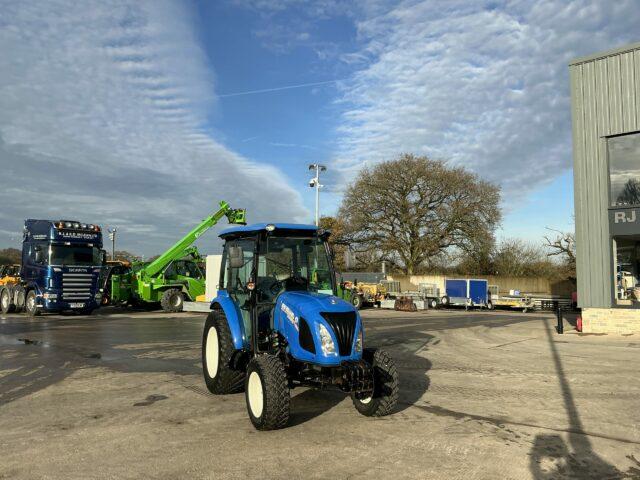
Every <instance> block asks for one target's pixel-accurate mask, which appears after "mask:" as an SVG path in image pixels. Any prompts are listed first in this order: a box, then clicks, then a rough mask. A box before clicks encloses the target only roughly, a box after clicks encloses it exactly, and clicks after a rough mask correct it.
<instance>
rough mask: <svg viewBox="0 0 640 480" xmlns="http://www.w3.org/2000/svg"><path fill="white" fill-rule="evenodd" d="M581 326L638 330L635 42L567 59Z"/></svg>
mask: <svg viewBox="0 0 640 480" xmlns="http://www.w3.org/2000/svg"><path fill="white" fill-rule="evenodd" d="M569 70H570V76H571V104H572V120H573V162H574V187H575V213H576V218H575V221H576V246H577V276H578V304H579V306H581V307H582V308H583V325H584V327H583V328H584V330H585V331H591V332H605V331H606V332H631V331H636V332H638V331H640V43H637V44H634V45H629V46H627V47H623V48H619V49H616V50H613V51H609V52H604V53H600V54H596V55H592V56H589V57H583V58H578V59H576V60H574V61H572V62H571V63H570V65H569Z"/></svg>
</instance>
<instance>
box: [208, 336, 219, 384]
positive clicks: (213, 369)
mask: <svg viewBox="0 0 640 480" xmlns="http://www.w3.org/2000/svg"><path fill="white" fill-rule="evenodd" d="M219 354H220V352H219V349H218V331H217V330H216V329H215V327H211V328H210V329H209V332H208V333H207V346H206V349H205V356H206V359H207V373H208V374H209V377H210V378H215V377H216V375H217V374H218V357H219Z"/></svg>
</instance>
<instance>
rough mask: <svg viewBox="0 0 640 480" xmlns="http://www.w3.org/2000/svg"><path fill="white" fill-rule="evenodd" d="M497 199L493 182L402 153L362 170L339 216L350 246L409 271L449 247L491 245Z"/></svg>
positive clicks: (497, 218) (467, 248) (470, 248)
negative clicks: (343, 222)
mask: <svg viewBox="0 0 640 480" xmlns="http://www.w3.org/2000/svg"><path fill="white" fill-rule="evenodd" d="M499 202H500V192H499V188H498V187H497V186H495V185H493V184H491V183H488V182H485V181H483V180H480V179H479V178H478V176H477V175H475V174H473V173H471V172H469V171H467V170H465V169H464V168H461V167H455V168H454V167H449V166H447V165H446V164H445V163H444V162H441V161H436V160H431V159H429V158H427V157H417V156H414V155H409V154H405V155H401V156H400V157H399V158H398V159H396V160H392V161H388V162H384V163H380V164H378V165H376V166H374V167H372V168H365V169H363V170H362V171H361V172H360V174H359V176H358V178H357V179H356V180H355V181H354V182H353V183H352V184H351V185H350V186H349V187H348V189H347V192H346V194H345V197H344V199H343V202H342V206H341V208H340V216H341V218H343V219H344V220H345V224H346V229H345V237H346V238H348V240H349V243H350V244H351V245H352V247H353V248H354V249H356V250H360V251H368V252H376V253H377V252H379V253H380V255H381V259H384V260H386V261H388V262H389V263H390V264H391V265H395V266H396V267H397V268H399V269H400V270H402V271H403V272H404V273H406V274H413V273H415V272H416V271H417V269H420V268H423V267H428V266H429V264H430V261H431V260H433V259H435V258H438V257H439V256H441V255H442V254H443V252H445V251H447V250H449V249H452V248H457V249H459V250H462V251H466V252H470V251H474V250H477V249H478V248H485V247H484V246H486V245H489V244H492V243H493V232H494V230H495V228H496V226H497V224H498V223H499V221H500V210H499V208H498V205H499Z"/></svg>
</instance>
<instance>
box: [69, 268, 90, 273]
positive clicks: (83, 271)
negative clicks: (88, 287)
mask: <svg viewBox="0 0 640 480" xmlns="http://www.w3.org/2000/svg"><path fill="white" fill-rule="evenodd" d="M69 273H87V270H86V269H84V268H70V269H69Z"/></svg>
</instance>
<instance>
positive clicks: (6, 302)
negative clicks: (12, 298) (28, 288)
mask: <svg viewBox="0 0 640 480" xmlns="http://www.w3.org/2000/svg"><path fill="white" fill-rule="evenodd" d="M8 306H9V296H8V295H7V294H6V293H3V294H2V308H4V309H6V308H7V307H8Z"/></svg>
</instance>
